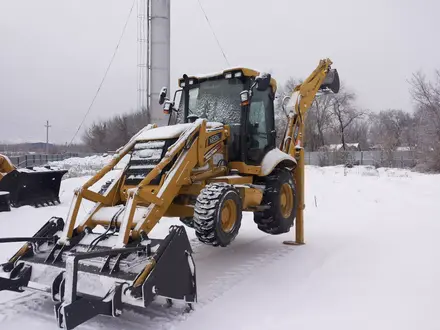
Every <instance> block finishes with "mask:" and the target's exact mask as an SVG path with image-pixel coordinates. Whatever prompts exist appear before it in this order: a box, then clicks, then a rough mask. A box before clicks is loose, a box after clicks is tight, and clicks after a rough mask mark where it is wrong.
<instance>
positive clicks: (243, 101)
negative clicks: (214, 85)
mask: <svg viewBox="0 0 440 330" xmlns="http://www.w3.org/2000/svg"><path fill="white" fill-rule="evenodd" d="M249 94H250V93H249V91H247V90H246V91H242V92H241V93H240V100H241V106H244V105H248V104H249V97H250V95H249Z"/></svg>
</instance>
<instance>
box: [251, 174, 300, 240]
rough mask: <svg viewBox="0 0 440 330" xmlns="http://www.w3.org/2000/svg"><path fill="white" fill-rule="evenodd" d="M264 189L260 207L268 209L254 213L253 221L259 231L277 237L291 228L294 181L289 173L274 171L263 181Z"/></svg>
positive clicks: (294, 212) (294, 213)
mask: <svg viewBox="0 0 440 330" xmlns="http://www.w3.org/2000/svg"><path fill="white" fill-rule="evenodd" d="M264 184H265V185H266V189H265V190H264V194H263V201H262V205H265V206H269V208H268V209H266V210H264V211H261V212H255V213H254V221H255V223H256V224H257V225H258V229H260V230H261V231H263V232H265V233H268V234H272V235H279V234H283V233H287V232H289V231H290V228H291V227H292V226H293V221H294V219H295V216H296V207H297V201H296V191H295V180H294V178H293V174H292V172H291V171H289V170H286V169H275V170H274V172H273V173H272V174H270V175H269V176H267V177H266V178H265V180H264Z"/></svg>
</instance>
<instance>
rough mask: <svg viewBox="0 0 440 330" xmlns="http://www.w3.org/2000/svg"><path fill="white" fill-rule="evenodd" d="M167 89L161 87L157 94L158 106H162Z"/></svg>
mask: <svg viewBox="0 0 440 330" xmlns="http://www.w3.org/2000/svg"><path fill="white" fill-rule="evenodd" d="M167 92H168V89H167V88H166V87H162V89H161V90H160V94H159V104H160V105H162V104H163V103H164V102H165V98H166V97H167Z"/></svg>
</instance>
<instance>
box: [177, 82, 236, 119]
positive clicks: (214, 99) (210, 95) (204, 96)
mask: <svg viewBox="0 0 440 330" xmlns="http://www.w3.org/2000/svg"><path fill="white" fill-rule="evenodd" d="M243 89H244V84H243V82H242V81H241V80H240V79H238V78H232V79H220V80H208V81H204V82H202V83H200V84H199V85H196V86H195V87H194V88H192V89H190V90H189V110H188V115H197V116H198V117H200V118H206V119H207V120H208V121H211V122H221V123H225V124H229V123H240V114H241V107H240V93H241V92H242V91H243ZM183 105H184V97H182V99H181V102H180V106H179V115H180V117H181V118H179V119H180V120H179V122H183V121H184V120H183V113H184V109H183V108H184V106H183Z"/></svg>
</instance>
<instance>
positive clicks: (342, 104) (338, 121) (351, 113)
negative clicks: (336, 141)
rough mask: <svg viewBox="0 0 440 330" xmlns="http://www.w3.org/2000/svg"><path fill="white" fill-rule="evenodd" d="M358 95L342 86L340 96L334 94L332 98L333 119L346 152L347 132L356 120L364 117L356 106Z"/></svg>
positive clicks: (362, 112)
mask: <svg viewBox="0 0 440 330" xmlns="http://www.w3.org/2000/svg"><path fill="white" fill-rule="evenodd" d="M355 99H356V95H355V94H354V93H353V92H351V91H348V90H346V89H345V88H344V87H342V86H341V89H340V90H339V93H338V94H334V96H333V98H332V109H331V110H332V112H331V113H332V117H333V119H334V121H335V125H336V129H337V130H338V133H339V136H340V139H341V143H342V149H343V150H344V151H345V150H346V142H345V140H346V139H345V131H346V129H347V127H349V126H350V125H351V124H352V123H353V122H354V120H355V119H357V118H360V117H362V116H363V115H364V113H365V112H364V111H359V110H358V109H356V108H355V106H354V104H353V103H354V101H355Z"/></svg>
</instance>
